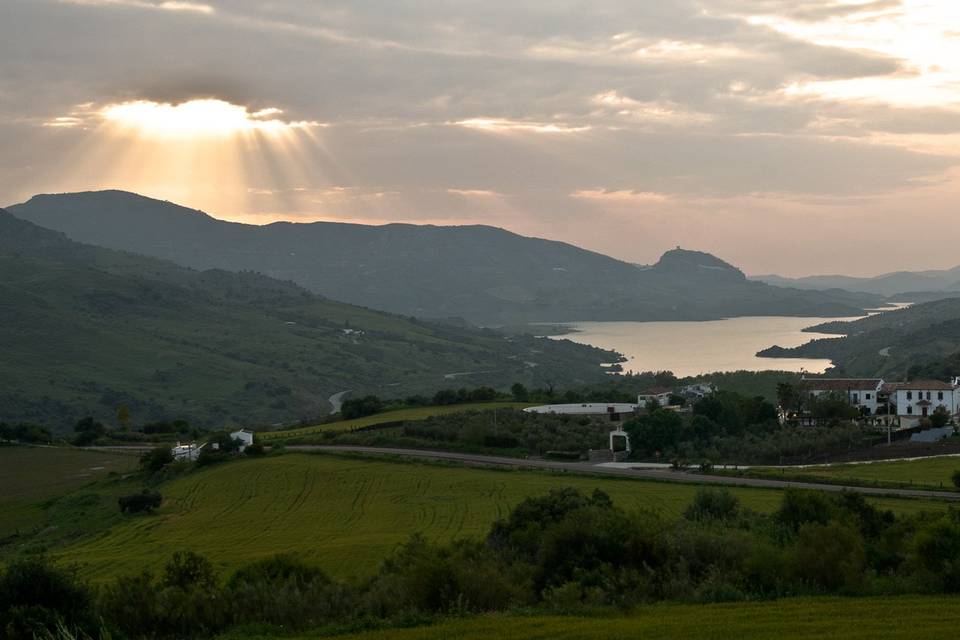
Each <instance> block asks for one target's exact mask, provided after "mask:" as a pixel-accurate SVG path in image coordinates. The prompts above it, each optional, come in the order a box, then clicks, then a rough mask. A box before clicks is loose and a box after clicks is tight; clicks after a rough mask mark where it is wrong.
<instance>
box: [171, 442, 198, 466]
mask: <svg viewBox="0 0 960 640" xmlns="http://www.w3.org/2000/svg"><path fill="white" fill-rule="evenodd" d="M205 446H206V443H204V444H197V443H196V442H191V443H190V444H180V443H179V442H178V443H177V444H176V446H174V447H173V448H172V449H170V453H172V454H173V460H174V462H194V461H195V460H196V459H197V458H199V457H200V450H201V449H203V448H204V447H205Z"/></svg>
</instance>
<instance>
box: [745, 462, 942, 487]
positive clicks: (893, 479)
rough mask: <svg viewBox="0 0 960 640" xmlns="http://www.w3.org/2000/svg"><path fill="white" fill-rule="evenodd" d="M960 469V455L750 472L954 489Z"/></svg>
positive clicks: (898, 485) (884, 484) (880, 484)
mask: <svg viewBox="0 0 960 640" xmlns="http://www.w3.org/2000/svg"><path fill="white" fill-rule="evenodd" d="M957 470H960V457H958V456H941V457H938V458H927V459H924V460H904V461H902V462H899V461H898V462H872V463H867V464H840V465H834V466H817V467H805V468H801V469H777V468H763V467H758V468H755V469H751V470H750V472H749V475H751V476H758V477H771V478H784V477H785V478H796V479H810V480H821V481H827V482H835V483H849V484H863V485H871V486H886V487H918V488H929V489H950V490H954V489H955V487H954V486H953V482H952V480H951V478H950V476H951V475H953V472H954V471H957Z"/></svg>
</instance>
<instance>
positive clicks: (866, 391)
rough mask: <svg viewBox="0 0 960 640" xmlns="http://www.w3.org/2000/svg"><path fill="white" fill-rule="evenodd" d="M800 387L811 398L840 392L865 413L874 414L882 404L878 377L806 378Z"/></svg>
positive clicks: (880, 385) (881, 384)
mask: <svg viewBox="0 0 960 640" xmlns="http://www.w3.org/2000/svg"><path fill="white" fill-rule="evenodd" d="M801 388H802V389H803V391H804V392H805V393H806V394H808V396H809V397H811V398H819V397H820V396H824V395H829V394H841V395H844V396H846V398H847V401H848V402H849V403H850V404H851V405H852V406H854V407H857V408H858V409H860V410H861V411H862V412H864V413H866V414H867V415H874V414H875V413H877V409H878V408H879V407H880V406H881V405H882V404H883V401H882V400H881V396H882V391H883V388H884V382H883V380H882V379H880V378H807V377H804V378H803V381H802V383H801Z"/></svg>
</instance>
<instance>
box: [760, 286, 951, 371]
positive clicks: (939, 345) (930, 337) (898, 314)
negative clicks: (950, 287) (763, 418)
mask: <svg viewBox="0 0 960 640" xmlns="http://www.w3.org/2000/svg"><path fill="white" fill-rule="evenodd" d="M810 331H818V332H822V333H832V334H837V335H838V336H840V337H837V338H823V339H819V340H813V341H811V342H808V343H807V344H805V345H802V346H800V347H796V348H793V349H782V348H779V347H772V348H770V349H767V350H765V351H761V352H760V354H759V355H762V356H768V357H771V358H778V357H784V358H829V359H831V360H833V361H834V363H836V365H837V371H836V373H837V374H846V375H851V376H887V377H888V378H890V379H901V378H903V377H905V376H907V375H910V376H911V377H916V376H921V375H922V376H932V377H936V378H940V377H950V376H952V375H960V370H954V369H953V366H954V364H957V362H956V360H957V359H958V356H957V355H956V354H957V353H958V352H960V298H947V299H944V300H936V301H933V302H926V303H923V304H918V305H914V306H912V307H909V308H906V309H901V310H898V311H887V312H884V313H879V314H876V315H873V316H870V317H867V318H864V319H862V320H855V321H852V322H828V323H826V324H823V325H818V326H816V327H811V328H810ZM775 364H776V363H775V361H774V360H771V366H775Z"/></svg>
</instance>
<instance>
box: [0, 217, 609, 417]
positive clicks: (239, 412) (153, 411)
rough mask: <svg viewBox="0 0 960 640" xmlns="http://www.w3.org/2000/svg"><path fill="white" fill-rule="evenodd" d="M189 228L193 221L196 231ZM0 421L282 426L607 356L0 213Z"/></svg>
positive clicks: (593, 366) (581, 376)
mask: <svg viewBox="0 0 960 640" xmlns="http://www.w3.org/2000/svg"><path fill="white" fill-rule="evenodd" d="M200 219H201V220H202V218H200ZM0 353H2V356H0V421H7V422H13V421H21V420H27V421H36V422H41V423H45V424H48V425H51V426H61V427H62V426H66V425H68V424H70V423H72V422H73V421H75V420H77V419H78V418H79V417H82V416H86V415H91V416H94V417H96V418H98V419H101V420H108V421H111V422H113V421H114V420H115V418H116V416H117V415H118V411H119V409H120V408H121V407H124V408H126V410H127V411H129V413H130V415H131V418H132V420H134V421H135V423H142V422H144V421H150V420H162V419H173V418H186V419H188V420H190V421H191V422H194V423H196V424H203V425H205V426H212V427H220V426H224V425H233V424H242V425H258V424H272V423H277V422H283V423H290V422H293V421H296V420H298V419H300V418H309V417H316V416H317V415H319V414H322V413H326V412H328V411H329V410H330V405H329V403H328V397H329V396H331V395H333V394H334V393H337V392H339V391H344V390H348V389H349V390H354V391H355V392H357V393H363V392H375V393H378V394H380V395H381V396H383V397H404V396H405V395H408V394H414V393H429V392H433V391H435V390H437V389H439V388H444V387H460V386H468V387H474V386H479V385H481V384H488V385H496V386H499V387H502V386H508V385H509V384H510V383H512V382H514V381H520V382H524V383H526V384H530V385H552V384H561V383H562V384H563V385H577V384H584V383H589V382H596V381H600V380H604V379H605V377H606V373H605V371H604V369H603V368H602V367H601V366H600V365H601V363H605V362H611V361H613V360H616V358H617V356H616V354H614V353H612V352H609V351H602V350H600V349H596V348H593V347H589V346H584V345H579V344H574V343H572V342H570V341H567V340H550V339H546V338H534V337H532V336H522V335H521V336H508V335H504V334H502V333H498V332H495V331H492V330H489V329H473V328H466V327H456V326H450V325H441V324H435V323H429V322H424V321H420V320H416V319H412V318H408V317H400V316H397V315H392V314H387V313H383V312H379V311H372V310H369V309H364V308H360V307H356V306H352V305H348V304H344V303H341V302H334V301H331V300H329V299H326V298H323V297H321V296H319V295H316V294H314V293H311V292H309V291H307V290H305V289H303V288H302V287H300V286H298V285H296V284H293V283H290V282H282V281H278V280H275V279H271V278H268V277H266V276H263V275H260V274H255V273H251V272H231V271H225V270H222V269H212V270H206V271H197V270H194V269H190V268H187V267H182V266H179V265H176V264H174V263H172V262H169V261H166V260H161V259H156V258H150V257H144V256H141V255H136V254H133V253H128V252H122V251H116V250H112V249H105V248H102V247H96V246H92V245H87V244H81V243H78V242H76V241H73V240H70V239H68V238H67V237H66V236H65V235H64V234H62V233H59V232H56V231H51V230H48V229H44V228H41V227H38V226H36V225H34V224H32V223H30V222H27V221H24V220H21V219H18V218H16V217H14V216H12V215H10V214H9V213H7V212H5V211H3V210H2V209H0Z"/></svg>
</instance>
